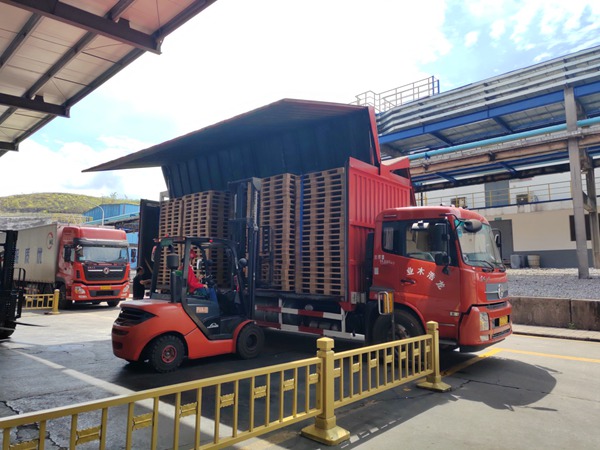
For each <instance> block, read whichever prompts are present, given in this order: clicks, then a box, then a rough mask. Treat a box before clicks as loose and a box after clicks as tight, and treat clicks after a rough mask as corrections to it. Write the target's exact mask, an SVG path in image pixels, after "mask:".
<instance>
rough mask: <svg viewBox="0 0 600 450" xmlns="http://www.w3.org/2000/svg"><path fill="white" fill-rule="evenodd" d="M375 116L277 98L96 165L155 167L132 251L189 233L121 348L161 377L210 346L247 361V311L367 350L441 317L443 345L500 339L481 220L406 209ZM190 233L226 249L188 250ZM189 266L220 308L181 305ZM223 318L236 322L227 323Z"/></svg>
mask: <svg viewBox="0 0 600 450" xmlns="http://www.w3.org/2000/svg"><path fill="white" fill-rule="evenodd" d="M375 123H376V122H375V115H374V113H373V111H372V110H371V109H370V108H366V107H356V106H350V105H337V104H328V103H319V102H305V101H294V100H282V101H280V102H277V103H275V104H272V105H269V106H267V107H264V108H261V109H259V110H256V111H252V112H250V113H247V114H246V115H242V116H238V117H236V118H233V119H230V120H228V121H225V122H223V123H221V124H217V125H214V126H211V127H208V128H206V129H204V130H199V131H197V132H195V133H190V134H188V135H186V136H183V137H181V138H178V139H174V140H171V141H168V142H166V143H163V144H160V145H157V146H155V147H152V148H150V149H146V150H142V151H140V152H138V153H137V154H133V155H129V156H127V157H124V158H122V159H121V160H116V161H113V162H111V163H107V164H105V165H103V166H100V167H98V168H94V170H109V169H116V168H135V167H149V166H151V165H153V164H154V165H160V166H162V169H163V174H164V176H165V180H166V182H167V183H166V184H167V186H168V187H169V197H170V198H169V200H168V201H163V202H161V203H160V204H151V203H149V202H146V203H144V202H143V208H142V211H141V217H142V223H140V249H139V255H140V257H141V258H142V259H143V260H144V261H145V260H146V259H150V258H151V257H150V255H151V254H153V252H152V251H151V248H153V245H155V243H153V240H152V238H156V237H158V238H161V239H163V240H164V239H167V241H165V242H168V241H169V239H168V237H169V236H182V238H181V239H180V240H178V241H177V242H174V243H173V245H171V246H170V250H169V252H170V253H169V254H170V255H178V257H179V258H181V259H183V261H182V264H183V266H182V269H181V270H180V271H179V272H178V271H177V270H175V269H176V264H175V263H173V264H172V265H171V267H170V268H169V267H166V266H165V267H155V268H154V271H153V281H152V283H153V285H152V289H151V294H150V299H148V300H143V301H140V302H134V303H129V302H128V303H127V304H126V305H123V306H122V312H121V315H120V316H119V318H118V319H117V321H116V322H115V325H114V327H113V350H114V352H115V354H116V355H117V356H119V357H121V358H124V359H128V360H150V361H151V362H152V361H154V362H153V365H154V366H155V367H156V368H158V369H159V370H172V369H174V368H175V367H177V366H178V365H179V363H180V362H181V360H182V359H183V358H184V357H185V356H187V357H189V358H194V357H200V356H203V354H202V352H201V351H199V350H198V349H199V348H201V347H202V346H204V347H203V348H207V347H206V343H207V342H208V343H210V344H211V346H210V348H213V349H217V348H220V349H221V351H222V352H223V353H228V352H231V353H233V352H236V351H238V353H239V347H240V345H242V346H243V347H244V348H243V349H242V353H243V354H245V355H248V354H250V353H252V354H256V353H257V351H255V350H257V349H256V348H254V347H253V345H254V344H256V345H258V344H260V343H261V342H262V339H261V338H260V337H259V336H258V333H257V332H256V330H255V329H254V328H252V330H251V331H252V332H247V333H244V335H243V336H244V339H242V340H240V339H239V334H240V332H241V330H242V329H243V328H244V327H245V326H247V322H246V320H248V321H252V322H254V323H256V324H258V325H259V326H261V327H269V328H275V329H279V330H283V331H286V332H292V333H313V334H318V335H324V336H330V337H334V338H343V339H357V340H362V341H364V342H367V343H376V342H382V341H386V340H389V339H392V338H406V337H410V336H415V335H419V334H422V333H424V332H425V329H426V323H427V322H428V321H437V322H438V323H439V329H440V338H441V343H442V344H443V345H444V346H446V347H449V348H460V349H461V350H462V351H474V350H479V349H482V348H484V347H486V346H488V345H491V344H494V343H497V342H499V341H501V340H503V339H504V338H506V337H507V336H509V335H510V334H511V332H512V327H511V305H510V302H509V298H508V284H507V277H506V269H505V267H504V265H503V264H502V260H501V257H500V254H499V248H498V245H499V239H497V237H496V236H494V233H493V231H492V229H491V226H490V224H489V223H488V221H487V220H486V219H485V218H484V217H482V216H481V215H480V214H478V213H476V212H474V211H470V210H468V209H464V208H457V207H454V206H439V207H423V206H421V207H417V206H415V200H414V198H415V197H414V190H413V186H412V184H411V180H410V172H409V161H408V159H407V158H405V157H398V158H395V159H387V160H382V158H381V153H380V148H379V143H378V141H377V135H376V125H375ZM145 208H147V209H148V210H145ZM144 218H151V219H152V220H144ZM150 222H152V223H150ZM142 235H143V236H142ZM198 239H204V240H205V241H202V245H201V246H200V247H202V246H204V247H206V245H208V244H206V242H210V241H211V239H225V240H227V242H230V243H232V244H231V245H232V246H233V248H231V249H229V250H221V251H216V250H212V249H210V248H205V249H204V253H202V252H194V254H196V255H198V256H197V257H192V256H190V255H188V251H189V250H190V249H191V247H192V246H193V245H195V244H194V242H195V243H196V244H199V243H200V242H199V241H198ZM144 247H145V248H144ZM161 251H162V252H167V250H166V249H165V247H164V246H163V247H162V250H161ZM144 255H145V256H144ZM165 255H166V253H165ZM165 255H163V257H161V258H157V260H161V261H165V260H166V258H165V257H164V256H165ZM232 258H233V259H232ZM175 259H176V257H175V256H172V260H173V261H175ZM145 263H146V264H148V262H147V261H145ZM188 265H190V266H191V267H192V268H193V269H188ZM188 270H194V271H195V273H196V275H197V276H198V277H199V278H202V279H207V278H208V277H209V276H210V278H211V280H212V283H213V287H214V290H215V293H216V296H213V297H212V298H214V297H216V300H217V301H216V304H217V305H218V307H217V309H215V306H214V305H213V306H212V308H211V307H209V306H208V305H206V304H201V302H200V304H199V303H198V302H199V300H197V299H191V298H188V297H189V295H191V294H189V293H186V292H187V291H186V285H187V281H186V280H187V275H188ZM237 270H240V272H239V273H238V272H236V271H237ZM167 293H169V294H167ZM173 293H175V294H173ZM209 297H210V296H209V295H208V294H207V293H205V294H204V300H205V301H208V299H209ZM232 299H233V300H235V304H236V305H237V307H236V308H234V309H232V308H231V307H230V303H231V301H232ZM390 302H392V303H393V313H388V314H385V313H384V312H385V308H382V305H384V304H388V305H389V304H390ZM192 304H193V305H196V306H190V305H192ZM382 312H383V313H382ZM167 315H168V317H167ZM232 316H239V317H238V318H236V319H235V320H232ZM177 317H179V319H177ZM217 319H219V320H217ZM221 319H223V321H222V323H235V324H236V326H234V327H231V326H228V327H226V329H223V328H221V325H220V324H221V322H220V320H221ZM228 321H229V322H228ZM183 323H185V324H187V325H186V329H185V330H183V329H180V327H181V324H183ZM175 324H178V328H175ZM193 336H196V337H199V339H190V337H193ZM220 344H222V345H221V346H220V347H219V345H220ZM125 348H127V349H129V350H128V351H127V352H125V351H124V350H123V349H125ZM248 348H252V352H248V351H246V350H247V349H248ZM211 354H214V353H211ZM174 355H178V356H176V357H175V356H174Z"/></svg>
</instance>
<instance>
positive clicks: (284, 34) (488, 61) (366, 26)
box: [0, 0, 600, 199]
mask: <svg viewBox="0 0 600 450" xmlns="http://www.w3.org/2000/svg"><path fill="white" fill-rule="evenodd" d="M598 45H600V2H598V1H583V0H569V1H567V2H565V1H555V0H546V1H543V0H521V1H502V0H496V1H490V0H480V1H470V0H467V1H460V0H429V1H422V2H413V1H406V2H404V1H402V2H400V1H398V0H370V1H369V2H365V1H364V0H361V1H358V0H303V1H293V0H288V1H281V0H255V1H253V2H248V1H247V0H218V1H217V2H216V3H215V4H214V5H212V6H210V7H209V8H208V9H207V10H205V11H204V12H202V13H200V14H199V15H198V16H197V17H196V18H194V19H193V20H192V21H190V22H189V23H187V24H186V25H184V26H183V27H182V28H180V29H179V30H177V31H176V32H174V33H173V34H172V35H170V36H168V37H167V39H166V40H165V42H164V44H163V54H162V55H160V56H157V55H153V54H147V55H144V56H142V57H141V58H139V59H138V60H137V61H135V62H134V63H133V64H131V65H130V66H128V67H127V68H125V69H124V70H123V71H122V72H121V73H119V74H118V75H117V76H115V77H114V78H113V79H111V80H109V81H108V82H107V83H106V84H105V85H103V86H102V87H100V88H99V89H97V90H96V91H95V92H94V93H92V94H91V95H89V96H88V97H87V98H85V99H84V100H82V101H81V102H79V103H78V104H77V105H75V106H74V107H73V108H72V109H71V118H70V119H60V118H59V119H55V120H53V121H52V122H51V123H50V124H49V125H47V126H46V127H44V128H42V129H41V130H40V131H38V132H37V133H36V134H34V135H33V137H31V138H29V139H28V140H26V141H25V142H23V143H22V144H21V146H20V151H19V152H17V153H12V152H10V153H9V154H7V155H5V156H3V158H2V159H3V161H2V164H3V167H4V168H5V169H8V170H7V173H9V174H12V175H10V177H9V178H8V179H5V180H4V183H3V188H2V191H1V192H0V196H3V195H11V194H20V193H32V192H74V193H83V194H90V195H98V196H100V195H105V196H110V195H111V194H116V195H117V196H119V197H127V198H149V199H158V195H159V192H160V191H162V190H165V185H164V180H163V178H162V174H161V171H160V169H138V170H127V171H111V172H100V173H81V171H82V170H83V169H86V168H89V167H91V166H94V165H97V164H100V163H102V162H106V161H109V160H112V159H115V158H118V157H120V156H124V155H126V154H129V153H132V152H135V151H138V150H141V149H144V148H147V147H149V146H151V145H154V144H157V143H160V142H163V141H165V140H167V139H172V138H174V137H177V136H180V135H181V134H184V133H187V132H190V131H193V130H197V129H200V128H203V127H205V126H208V125H211V124H213V123H216V122H219V121H221V120H224V119H227V118H229V117H232V116H234V115H237V114H240V113H243V112H245V111H249V110H252V109H254V108H257V107H260V106H263V105H266V104H268V103H271V102H274V101H277V100H280V99H282V98H300V99H309V100H321V101H333V102H340V103H349V102H351V101H353V100H354V98H355V96H356V95H358V94H360V93H362V92H365V91H367V90H371V91H374V92H382V91H385V90H388V89H393V88H396V87H399V86H402V85H405V84H409V83H412V82H413V81H417V80H420V79H422V78H426V77H429V76H435V77H436V78H438V79H439V80H440V87H441V90H442V91H448V90H450V89H453V88H457V87H460V86H464V85H466V84H469V83H473V82H477V81H481V80H483V79H485V78H489V77H493V76H496V75H500V74H503V73H507V72H510V71H512V70H516V69H520V68H523V67H526V66H529V65H532V64H535V63H538V62H542V61H547V60H549V59H553V58H556V57H559V56H563V55H566V54H569V53H573V52H576V51H578V50H582V49H585V48H589V47H594V46H598ZM25 165H27V172H26V173H27V176H23V173H24V170H23V167H24V166H25Z"/></svg>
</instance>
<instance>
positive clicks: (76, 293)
mask: <svg viewBox="0 0 600 450" xmlns="http://www.w3.org/2000/svg"><path fill="white" fill-rule="evenodd" d="M128 296H129V283H128V282H127V283H121V284H109V285H102V286H94V285H84V284H74V285H73V288H72V289H71V299H72V300H74V301H94V300H111V299H114V300H117V299H119V300H125V299H126V298H127V297H128Z"/></svg>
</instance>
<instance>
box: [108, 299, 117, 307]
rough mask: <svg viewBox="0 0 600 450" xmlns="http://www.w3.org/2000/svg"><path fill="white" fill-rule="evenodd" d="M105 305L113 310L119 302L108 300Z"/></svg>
mask: <svg viewBox="0 0 600 450" xmlns="http://www.w3.org/2000/svg"><path fill="white" fill-rule="evenodd" d="M106 304H107V305H108V306H109V308H114V307H115V306H117V305H118V304H119V300H109V301H107V302H106Z"/></svg>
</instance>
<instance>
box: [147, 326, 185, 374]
mask: <svg viewBox="0 0 600 450" xmlns="http://www.w3.org/2000/svg"><path fill="white" fill-rule="evenodd" d="M184 353H185V348H184V346H183V342H182V341H181V339H180V338H178V337H177V336H173V335H171V334H168V335H165V336H160V337H159V338H157V339H156V340H154V342H152V344H151V346H150V350H149V361H150V365H151V366H152V368H153V369H154V370H156V371H157V372H160V373H166V372H171V371H173V370H175V369H177V368H178V367H179V366H180V365H181V362H182V361H183V357H184Z"/></svg>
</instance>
